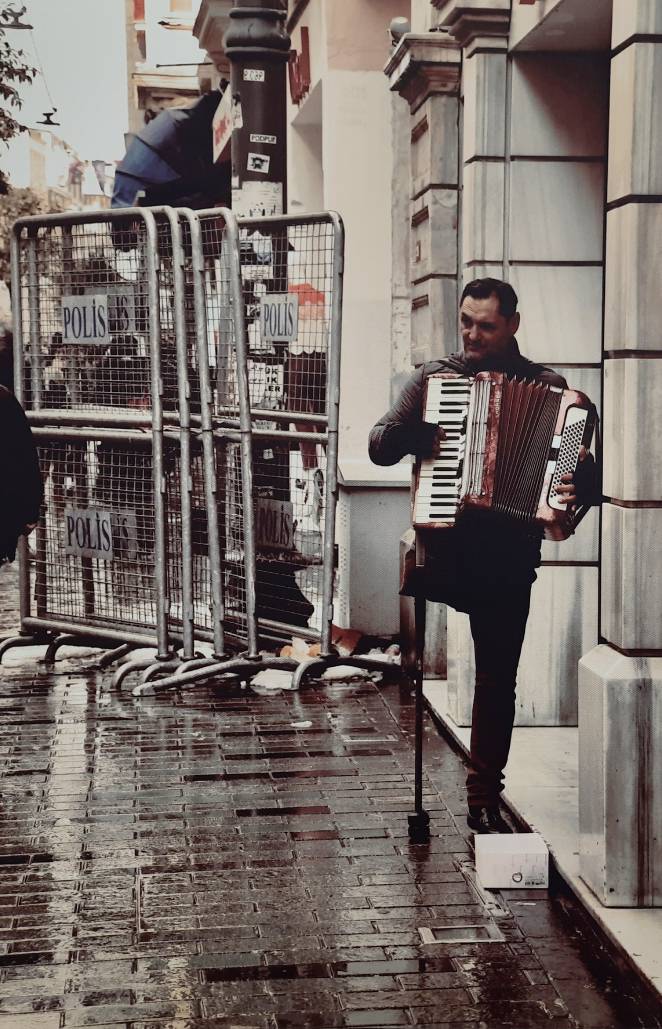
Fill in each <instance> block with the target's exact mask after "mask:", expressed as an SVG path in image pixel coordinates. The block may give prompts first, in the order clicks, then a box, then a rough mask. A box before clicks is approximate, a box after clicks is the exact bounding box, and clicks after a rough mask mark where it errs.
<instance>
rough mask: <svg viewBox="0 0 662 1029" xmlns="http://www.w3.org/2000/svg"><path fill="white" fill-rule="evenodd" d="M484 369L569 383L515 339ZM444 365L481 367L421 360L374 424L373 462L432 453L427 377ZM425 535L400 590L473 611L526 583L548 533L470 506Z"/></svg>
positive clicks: (470, 370) (460, 369)
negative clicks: (418, 562) (420, 563)
mask: <svg viewBox="0 0 662 1029" xmlns="http://www.w3.org/2000/svg"><path fill="white" fill-rule="evenodd" d="M480 370H481V371H482V370H491V371H502V372H504V373H505V374H506V375H508V377H509V378H517V379H523V380H526V381H529V382H533V381H536V382H545V383H548V384H549V385H551V386H559V387H560V388H561V389H567V383H566V381H565V379H564V378H563V377H562V376H561V375H557V374H556V372H554V371H552V370H551V369H550V368H546V367H545V366H544V365H541V364H535V363H534V362H533V361H529V360H528V359H527V358H526V357H523V356H522V354H520V352H519V348H518V346H517V342H516V340H514V339H513V347H512V350H511V352H510V354H509V355H507V357H506V358H504V359H503V360H500V361H498V362H496V361H493V362H492V363H491V364H490V366H489V369H488V368H487V366H481V369H480ZM442 371H454V372H457V373H458V374H460V375H474V374H475V372H476V368H475V366H470V365H469V364H468V363H467V362H466V361H465V359H464V356H463V354H462V353H457V354H452V355H451V356H450V357H447V358H443V359H442V360H439V361H429V362H428V363H427V364H424V365H422V366H421V367H420V368H417V369H416V371H415V372H414V374H413V375H412V376H411V377H410V378H409V380H408V381H407V382H406V383H405V385H404V387H403V389H402V391H401V393H400V396H399V397H398V399H397V400H396V402H395V404H394V405H393V407H392V408H391V409H390V410H389V411H387V412H386V414H385V415H384V416H383V417H382V418H380V419H379V421H378V422H377V424H376V425H375V426H374V427H373V428H372V430H371V432H370V439H369V453H370V458H371V460H372V461H374V463H375V464H380V465H391V464H395V463H396V462H397V461H400V460H401V458H403V457H404V456H405V455H406V454H413V455H414V456H415V457H428V456H429V454H430V449H431V443H432V439H433V437H434V435H435V432H436V429H437V426H436V425H432V424H430V423H427V422H424V421H423V418H422V410H423V396H424V384H425V380H426V379H427V378H428V376H430V375H433V374H435V373H437V372H442ZM585 463H586V462H584V464H585ZM420 536H421V538H422V540H423V543H424V545H425V553H426V560H425V565H424V567H423V568H421V569H416V570H415V572H413V571H412V570H411V569H410V571H412V574H410V575H408V576H407V581H406V582H405V583H404V584H403V589H402V590H401V592H403V593H406V594H407V595H410V594H412V593H417V592H422V593H423V595H425V596H426V597H427V598H428V599H429V600H437V601H440V602H443V603H447V604H450V605H451V606H452V607H456V608H457V609H458V610H460V611H469V610H470V609H471V608H472V607H473V606H476V604H477V603H478V602H479V601H480V598H481V597H487V596H491V595H493V594H494V593H495V592H496V593H500V594H507V592H508V591H509V590H510V589H513V588H514V589H517V588H526V587H528V586H529V585H530V584H531V583H532V582H533V581H534V580H535V578H536V573H535V569H536V568H537V567H538V566H539V564H540V545H541V542H542V533H541V532H540V531H538V530H537V529H531V528H522V527H521V526H518V525H516V524H514V523H512V522H506V521H504V522H501V521H498V522H497V521H496V520H494V519H490V518H486V517H484V516H483V515H481V514H480V513H475V512H473V511H472V512H466V513H464V514H463V515H462V516H461V517H460V518H458V520H457V522H456V524H455V526H454V527H453V528H452V529H446V530H444V531H438V532H434V531H433V532H425V533H420Z"/></svg>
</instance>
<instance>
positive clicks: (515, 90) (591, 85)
mask: <svg viewBox="0 0 662 1029" xmlns="http://www.w3.org/2000/svg"><path fill="white" fill-rule="evenodd" d="M467 63H469V62H467ZM608 84H609V64H608V58H607V56H606V55H602V54H559V53H554V54H552V53H549V54H541V53H537V54H519V55H515V57H514V59H513V82H512V104H511V130H510V131H511V153H512V154H513V155H514V156H524V157H601V156H604V155H605V152H606V145H607V140H606V133H607V112H608V105H609V85H608Z"/></svg>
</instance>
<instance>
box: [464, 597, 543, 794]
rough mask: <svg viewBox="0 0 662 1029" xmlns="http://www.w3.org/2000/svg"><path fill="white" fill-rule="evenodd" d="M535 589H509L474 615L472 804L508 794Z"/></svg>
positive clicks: (469, 787) (469, 790)
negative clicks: (519, 678) (524, 648)
mask: <svg viewBox="0 0 662 1029" xmlns="http://www.w3.org/2000/svg"><path fill="white" fill-rule="evenodd" d="M530 596H531V584H529V583H527V584H525V585H517V586H509V587H508V589H507V590H504V591H503V592H502V593H499V594H496V595H495V596H494V597H493V598H489V597H488V598H485V599H483V600H481V602H480V604H479V605H477V606H472V610H471V611H470V612H469V619H470V623H471V635H472V636H473V640H474V653H475V655H476V686H475V691H474V702H473V714H472V720H471V753H470V757H469V774H468V776H467V801H468V803H469V805H471V806H476V807H478V806H482V805H494V804H496V803H497V802H498V797H499V794H500V792H501V791H502V790H503V779H504V776H503V770H504V768H505V767H506V762H507V761H508V752H509V750H510V739H511V736H512V731H513V722H514V720H515V687H516V683H517V665H518V664H519V658H520V653H521V650H522V643H523V642H524V632H525V629H526V620H527V618H528V614H529V601H530Z"/></svg>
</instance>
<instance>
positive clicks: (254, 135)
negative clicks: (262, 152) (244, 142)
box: [250, 132, 278, 146]
mask: <svg viewBox="0 0 662 1029" xmlns="http://www.w3.org/2000/svg"><path fill="white" fill-rule="evenodd" d="M250 141H251V143H265V144H268V145H269V146H275V145H276V143H277V142H278V138H277V136H265V135H264V134H263V133H261V132H251V134H250Z"/></svg>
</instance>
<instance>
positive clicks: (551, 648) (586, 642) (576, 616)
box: [448, 565, 598, 725]
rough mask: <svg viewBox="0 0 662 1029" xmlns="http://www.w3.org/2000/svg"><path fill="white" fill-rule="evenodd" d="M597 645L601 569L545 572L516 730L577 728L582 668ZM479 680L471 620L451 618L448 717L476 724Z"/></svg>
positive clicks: (534, 608)
mask: <svg viewBox="0 0 662 1029" xmlns="http://www.w3.org/2000/svg"><path fill="white" fill-rule="evenodd" d="M597 639H598V570H597V568H594V567H590V566H584V565H563V566H560V565H556V566H549V565H548V566H545V567H542V568H540V569H539V570H538V582H537V583H536V584H535V585H534V588H533V592H532V594H531V613H530V615H529V621H528V625H527V631H526V638H525V640H524V647H523V650H522V658H521V661H520V667H519V674H518V685H517V706H516V716H515V724H516V725H576V724H577V664H578V661H579V659H580V657H581V656H582V654H585V653H586V652H587V651H588V650H590V649H591V648H592V647H594V646H595V644H596V643H597ZM474 678H475V671H474V660H473V641H472V638H471V630H470V627H469V617H468V615H464V614H459V613H458V612H452V614H450V613H449V619H448V704H449V707H448V713H449V714H450V716H451V718H453V720H454V721H455V722H456V724H458V725H470V724H471V705H472V702H473V685H474Z"/></svg>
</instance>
